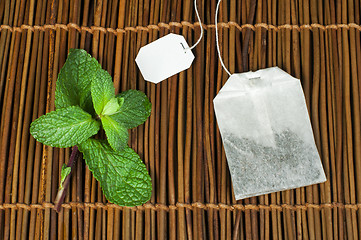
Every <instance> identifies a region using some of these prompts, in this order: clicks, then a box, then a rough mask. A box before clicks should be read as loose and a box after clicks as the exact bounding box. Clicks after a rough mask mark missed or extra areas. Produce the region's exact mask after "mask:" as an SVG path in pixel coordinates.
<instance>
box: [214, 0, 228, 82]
mask: <svg viewBox="0 0 361 240" xmlns="http://www.w3.org/2000/svg"><path fill="white" fill-rule="evenodd" d="M221 1H222V0H218V3H217V7H216V14H215V15H216V16H215V23H216V43H217V52H218V58H219V61H220V62H221V65H222V67H223V69H224V71H226V73H227V74H228V75H229V76H231V75H232V74H231V73H230V72H229V71H228V69H227V68H226V66H225V65H224V63H223V60H222V56H221V51H220V50H219V41H218V27H217V23H218V10H219V5H220V3H221Z"/></svg>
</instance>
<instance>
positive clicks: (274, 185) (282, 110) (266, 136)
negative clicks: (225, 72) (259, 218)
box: [213, 67, 326, 200]
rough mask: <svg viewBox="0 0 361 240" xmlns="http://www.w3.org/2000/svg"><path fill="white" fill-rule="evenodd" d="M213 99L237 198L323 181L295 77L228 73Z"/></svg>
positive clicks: (276, 71)
mask: <svg viewBox="0 0 361 240" xmlns="http://www.w3.org/2000/svg"><path fill="white" fill-rule="evenodd" d="M213 102H214V110H215V113H216V118H217V123H218V126H219V130H220V132H221V136H222V141H223V145H224V149H225V152H226V157H227V161H228V166H229V170H230V173H231V177H232V182H233V189H234V194H235V197H236V199H237V200H239V199H244V198H248V197H252V196H258V195H263V194H267V193H271V192H277V191H282V190H287V189H292V188H298V187H303V186H307V185H312V184H317V183H321V182H324V181H326V176H325V173H324V171H323V168H322V164H321V160H320V157H319V154H318V151H317V148H316V145H315V141H314V137H313V133H312V128H311V123H310V119H309V116H308V111H307V107H306V102H305V98H304V95H303V91H302V87H301V83H300V81H299V80H298V79H296V78H293V77H292V76H290V75H289V74H287V73H286V72H284V71H282V70H281V69H279V68H278V67H272V68H268V69H263V70H258V71H256V72H247V73H241V74H232V75H231V76H230V78H229V79H228V81H227V82H226V84H225V85H224V86H223V87H222V89H221V90H220V91H219V93H218V95H217V96H216V97H215V98H214V100H213Z"/></svg>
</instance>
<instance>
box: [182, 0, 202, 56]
mask: <svg viewBox="0 0 361 240" xmlns="http://www.w3.org/2000/svg"><path fill="white" fill-rule="evenodd" d="M194 10H195V12H196V15H197V18H198V22H199V26H200V28H201V35H200V36H199V38H198V41H197V42H196V43H195V44H194V45H193V46H192V47H189V48H186V50H192V49H193V48H195V47H196V46H197V45H198V43H200V41H201V40H202V37H203V26H202V21H201V18H200V16H199V13H198V9H197V0H194Z"/></svg>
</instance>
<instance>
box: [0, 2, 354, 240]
mask: <svg viewBox="0 0 361 240" xmlns="http://www.w3.org/2000/svg"><path fill="white" fill-rule="evenodd" d="M253 1H254V0H252V1H251V0H242V1H241V0H237V1H236V0H228V1H227V0H223V2H222V4H221V11H220V18H219V19H220V22H221V24H220V25H219V30H220V44H221V50H222V56H223V59H224V61H225V64H226V66H228V68H229V70H230V71H231V72H232V73H233V72H242V71H243V70H247V69H248V66H249V68H250V69H251V70H256V69H259V68H264V67H268V66H276V65H277V66H279V67H281V68H282V69H284V70H286V71H287V72H289V73H291V74H292V75H293V76H295V77H297V78H300V79H301V81H302V84H303V87H304V91H305V96H306V99H307V103H308V106H309V110H310V115H311V120H312V125H313V129H314V134H315V139H316V142H317V145H318V148H319V151H320V154H321V156H322V161H323V165H324V169H325V171H326V175H327V178H328V181H327V182H326V183H324V184H320V185H315V186H310V187H306V188H300V189H295V190H291V191H285V192H279V193H273V194H269V195H265V196H260V197H255V198H251V199H246V200H243V201H239V202H236V201H235V200H234V198H233V194H232V189H231V182H230V178H229V172H228V169H227V163H226V158H225V155H224V151H223V149H222V144H221V139H220V135H219V132H218V130H217V127H216V120H215V117H214V112H213V106H212V99H213V98H214V96H215V95H216V93H217V92H218V91H219V89H220V88H221V86H222V85H223V84H224V82H225V81H226V80H227V77H228V76H227V74H226V73H225V72H224V71H223V70H222V68H221V66H220V64H219V61H218V59H217V55H216V47H215V27H214V25H213V24H214V13H215V6H216V1H215V0H199V1H198V5H199V9H200V12H201V17H202V20H203V22H204V25H205V26H204V27H205V36H204V38H203V40H202V41H201V43H200V44H199V45H198V46H197V47H196V48H195V49H194V51H193V52H194V54H195V55H196V59H195V62H194V63H193V65H192V67H191V68H190V69H189V70H187V71H184V72H182V73H180V74H178V75H176V76H174V77H172V78H170V79H168V80H167V81H163V82H162V83H160V84H158V85H154V84H150V83H147V82H145V81H144V80H143V79H142V76H141V75H140V73H139V70H138V68H137V66H136V64H135V62H134V59H135V56H136V54H137V52H138V50H139V48H140V47H141V46H143V45H145V44H147V43H148V42H151V41H153V40H155V39H157V38H159V37H161V36H163V35H165V34H167V33H169V32H174V33H178V34H182V35H184V36H185V38H186V39H187V41H188V43H189V44H190V45H191V44H193V43H194V42H195V41H196V40H197V38H198V36H199V34H200V28H199V24H193V23H194V22H196V19H195V14H194V10H193V1H191V0H103V1H101V0H100V1H97V0H82V1H80V0H70V1H66V0H53V1H50V0H49V1H46V0H0V23H1V27H0V30H1V32H0V106H1V128H0V136H1V137H0V239H232V237H235V239H288V240H290V239H361V209H360V207H361V204H360V202H361V145H360V142H361V131H360V128H361V124H360V100H361V98H360V94H361V83H360V82H361V81H360V79H361V46H360V45H361V41H360V31H361V27H360V25H359V24H360V7H361V2H360V1H359V0H322V1H321V0H320V1H319V0H291V1H288V0H279V1H275V0H258V1H255V2H256V3H257V4H256V8H255V14H254V15H255V20H254V22H252V21H250V20H247V18H248V16H249V15H252V3H251V2H253ZM250 19H252V18H250ZM248 23H251V24H249V25H247V24H248ZM247 32H248V33H247ZM247 39H249V41H247ZM247 42H248V43H249V47H247V46H245V47H244V45H245V43H247ZM69 48H85V49H86V50H87V51H88V52H89V53H91V54H92V55H93V56H94V57H95V58H97V59H98V60H99V61H100V63H101V64H102V66H103V67H104V68H105V69H106V70H108V71H109V73H110V74H111V75H112V76H113V79H114V84H115V86H116V89H117V91H123V90H126V89H129V88H136V89H140V90H142V91H144V92H146V93H147V95H148V96H149V98H150V100H151V102H152V103H153V109H152V115H151V117H150V119H149V120H148V121H147V122H146V124H144V125H143V126H141V127H139V128H137V129H135V130H132V131H131V140H130V146H131V147H132V148H134V149H135V150H136V151H137V152H138V153H139V154H140V156H141V157H142V159H143V160H144V162H145V164H146V165H147V167H148V169H149V172H150V175H151V177H152V180H153V184H154V188H153V189H154V191H153V196H152V198H151V200H150V202H149V203H147V204H145V205H144V206H140V207H135V208H122V207H119V206H115V205H113V204H110V203H107V201H106V200H105V198H104V197H103V196H102V194H101V190H100V188H99V185H98V183H97V182H96V181H95V180H94V178H92V176H91V174H90V172H89V171H88V170H87V169H86V167H85V165H84V162H83V161H82V160H79V161H78V162H77V166H76V170H75V171H74V172H73V177H72V182H71V187H70V191H69V195H68V197H67V199H66V203H65V204H63V208H62V211H61V212H60V213H59V214H56V213H55V211H54V210H53V209H52V208H53V204H52V201H53V200H54V198H55V194H56V192H57V188H58V184H59V169H60V167H61V166H62V164H63V163H64V162H67V161H68V158H69V153H70V150H69V149H66V150H64V149H56V148H54V149H53V148H49V147H45V146H42V145H41V144H39V143H37V142H35V141H34V139H33V138H32V137H31V136H30V135H29V124H30V122H31V121H32V120H33V119H35V118H37V117H38V116H41V115H43V114H45V113H46V112H48V111H51V110H53V109H54V90H55V81H56V77H57V74H58V72H59V69H60V68H61V66H62V65H63V64H64V61H65V59H66V55H67V51H68V49H69ZM243 49H245V50H243ZM247 50H248V51H247ZM248 53H249V54H248ZM247 65H248V66H247Z"/></svg>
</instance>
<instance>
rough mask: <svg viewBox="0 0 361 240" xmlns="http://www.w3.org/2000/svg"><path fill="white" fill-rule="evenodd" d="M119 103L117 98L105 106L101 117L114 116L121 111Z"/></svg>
mask: <svg viewBox="0 0 361 240" xmlns="http://www.w3.org/2000/svg"><path fill="white" fill-rule="evenodd" d="M119 108H120V106H119V101H118V99H117V98H112V99H110V100H109V102H108V103H107V104H105V106H104V108H103V111H102V113H101V115H103V116H104V115H112V114H114V113H116V112H117V111H118V110H119Z"/></svg>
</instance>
